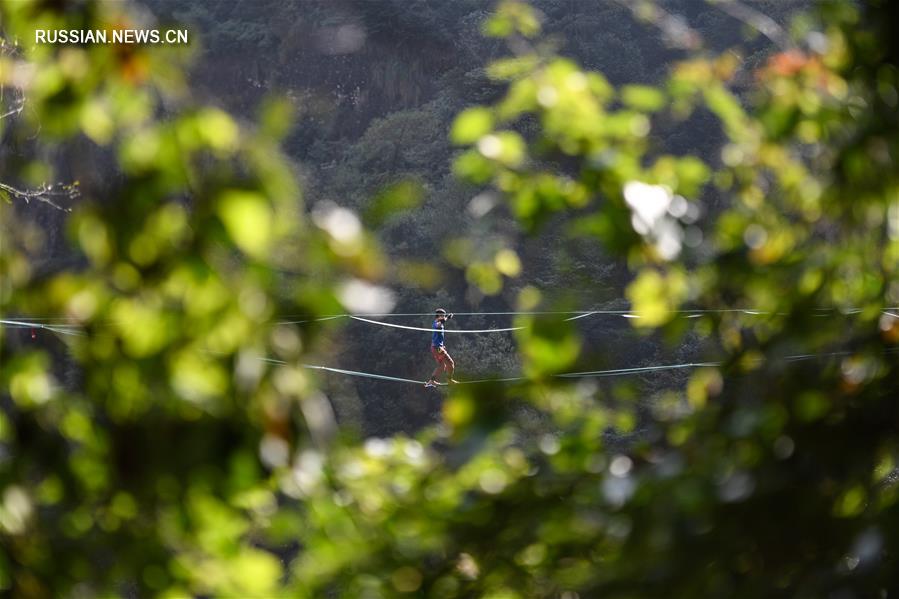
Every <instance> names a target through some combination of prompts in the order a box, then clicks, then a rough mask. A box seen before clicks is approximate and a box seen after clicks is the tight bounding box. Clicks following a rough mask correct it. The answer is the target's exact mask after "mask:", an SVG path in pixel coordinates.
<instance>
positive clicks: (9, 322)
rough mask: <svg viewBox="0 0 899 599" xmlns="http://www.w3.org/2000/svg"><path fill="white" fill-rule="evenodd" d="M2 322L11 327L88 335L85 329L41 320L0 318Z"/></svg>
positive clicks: (81, 335) (79, 335)
mask: <svg viewBox="0 0 899 599" xmlns="http://www.w3.org/2000/svg"><path fill="white" fill-rule="evenodd" d="M0 324H5V325H7V326H11V327H19V328H23V329H43V330H45V331H52V332H54V333H59V334H60V335H75V336H76V337H84V336H86V335H87V333H85V332H84V331H78V330H71V329H66V328H63V327H62V326H60V325H46V324H41V323H39V322H26V321H16V320H0Z"/></svg>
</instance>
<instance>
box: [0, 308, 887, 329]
mask: <svg viewBox="0 0 899 599" xmlns="http://www.w3.org/2000/svg"><path fill="white" fill-rule="evenodd" d="M813 311H814V312H816V314H813V316H821V317H826V316H829V315H830V314H831V313H833V312H840V313H842V314H846V315H849V314H858V313H860V312H861V311H862V310H861V309H860V308H845V309H840V308H814V309H813ZM894 311H899V307H888V308H884V309H882V313H883V314H885V315H888V316H891V317H893V318H899V315H897V314H894V313H893V312H894ZM672 312H673V313H674V314H681V315H683V316H684V317H685V318H699V317H701V316H702V315H704V314H719V313H720V314H723V313H734V312H740V313H742V314H747V315H752V316H757V315H771V314H779V315H784V314H786V313H784V312H776V313H775V312H770V311H765V310H756V309H751V308H705V309H682V310H673V311H672ZM455 314H456V315H458V316H526V315H533V316H538V315H569V314H573V315H574V316H571V317H570V318H566V319H564V321H565V322H570V321H573V320H579V319H581V318H587V317H589V316H596V315H609V316H620V317H622V318H641V315H640V314H639V313H638V312H636V311H634V310H573V311H506V312H456V313H455ZM433 315H434V314H433V312H398V313H390V312H359V313H346V314H329V315H325V316H320V317H317V318H309V319H305V320H279V321H277V324H303V323H309V322H325V321H329V320H336V319H339V318H349V319H352V320H356V321H359V322H365V323H369V324H374V325H380V326H387V327H394V328H399V329H407V330H413V331H427V332H431V331H432V330H433V329H430V328H425V327H410V326H406V325H397V324H393V323H387V322H382V321H378V320H371V318H366V317H378V318H394V317H423V316H433ZM288 318H289V317H288ZM73 320H74V319H72V318H67V317H62V318H50V317H44V318H36V317H32V318H28V319H19V318H12V317H9V318H7V319H6V320H0V324H6V325H9V326H25V327H32V328H46V327H48V326H55V327H77V326H78V325H77V324H68V323H69V322H72V321H73ZM40 321H43V322H40ZM521 328H522V327H506V328H496V329H473V330H469V329H446V332H447V333H500V332H508V331H517V330H520V329H521Z"/></svg>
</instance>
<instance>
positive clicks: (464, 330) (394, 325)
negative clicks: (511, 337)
mask: <svg viewBox="0 0 899 599" xmlns="http://www.w3.org/2000/svg"><path fill="white" fill-rule="evenodd" d="M350 318H351V319H353V320H358V321H360V322H367V323H369V324H379V325H381V326H384V327H393V328H395V329H406V330H407V331H425V332H427V333H433V332H434V331H435V330H437V329H426V328H424V327H410V326H406V325H403V324H394V323H392V322H381V321H379V320H370V319H368V318H362V317H360V316H350ZM523 328H524V327H510V328H505V329H444V330H443V332H444V333H503V332H506V331H520V330H521V329H523Z"/></svg>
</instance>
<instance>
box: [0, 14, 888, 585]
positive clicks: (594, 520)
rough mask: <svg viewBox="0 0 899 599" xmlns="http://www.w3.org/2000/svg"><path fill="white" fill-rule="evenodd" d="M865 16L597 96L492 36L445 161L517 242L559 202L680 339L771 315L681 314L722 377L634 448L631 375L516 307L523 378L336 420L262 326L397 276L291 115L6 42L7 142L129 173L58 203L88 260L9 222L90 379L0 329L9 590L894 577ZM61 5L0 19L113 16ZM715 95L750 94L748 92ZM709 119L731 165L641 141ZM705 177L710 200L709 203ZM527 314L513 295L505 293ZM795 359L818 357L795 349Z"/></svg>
mask: <svg viewBox="0 0 899 599" xmlns="http://www.w3.org/2000/svg"><path fill="white" fill-rule="evenodd" d="M853 5H854V3H850V2H827V3H822V6H821V9H820V16H819V19H820V20H810V21H808V24H809V25H808V27H810V28H811V29H810V31H805V32H800V33H802V34H803V35H805V34H808V33H812V34H813V35H812V38H811V39H814V40H815V43H814V44H813V45H812V46H813V48H812V49H809V50H800V49H796V50H792V51H789V52H783V53H780V54H777V55H775V56H773V57H772V58H771V60H770V61H769V63H768V64H767V66H765V67H764V68H762V69H760V70H758V71H757V72H753V73H745V72H741V71H740V63H739V61H735V60H734V59H733V58H732V57H731V56H730V55H728V56H725V57H721V58H715V57H710V56H704V55H697V56H692V57H690V58H688V59H687V60H685V61H684V62H682V63H680V64H678V65H676V66H675V67H674V68H673V70H672V72H671V76H670V78H669V79H668V80H667V81H666V82H665V84H664V85H662V86H660V87H659V88H650V87H625V88H623V89H615V88H613V87H612V86H611V85H609V84H608V83H607V82H606V81H605V79H604V78H603V77H602V76H601V75H600V74H598V73H589V72H584V71H582V70H581V69H580V68H579V67H578V66H577V65H575V64H573V63H571V62H569V61H566V60H564V59H560V58H557V57H555V56H552V55H547V54H546V53H544V52H543V51H541V50H540V46H539V44H537V43H536V42H531V41H529V40H534V39H538V36H539V19H537V18H536V17H535V16H534V15H533V14H532V13H531V12H530V11H529V10H528V9H527V7H525V6H523V5H519V4H507V5H503V6H501V7H500V9H499V11H498V13H497V15H496V16H495V17H493V20H492V21H491V22H490V24H489V25H488V26H487V27H486V31H487V32H488V33H490V34H492V35H501V36H511V37H512V38H513V39H514V42H515V43H514V44H513V47H514V48H516V50H517V52H518V53H517V54H516V55H515V56H514V57H513V58H510V59H506V60H503V61H501V62H499V63H496V64H494V65H492V66H491V67H490V72H491V74H492V76H493V77H495V78H496V79H497V80H498V81H504V82H506V83H507V92H506V94H505V96H504V97H503V98H501V99H500V100H499V101H498V103H497V104H495V105H492V106H485V107H476V108H472V109H469V110H468V111H466V112H464V113H463V114H462V115H460V116H459V118H458V120H457V121H456V124H455V126H454V127H453V130H452V132H451V135H452V139H453V140H454V141H455V142H456V143H458V144H459V145H461V146H464V147H466V148H467V149H466V150H465V151H464V153H463V154H462V155H461V156H460V157H459V159H458V160H457V162H456V164H455V168H456V170H457V172H458V173H459V175H461V176H462V177H464V178H466V179H469V180H471V181H474V182H476V183H480V184H492V185H495V186H496V187H497V188H498V189H499V190H501V191H502V192H503V194H504V195H505V197H506V198H507V199H508V202H509V206H510V208H511V210H512V212H513V213H514V214H515V216H516V217H517V218H518V219H519V221H520V222H521V224H522V225H523V226H524V227H526V228H537V227H539V226H540V225H541V223H542V222H544V221H545V220H546V219H547V218H549V217H550V216H552V215H553V214H555V213H558V212H562V211H568V212H572V213H573V218H572V219H571V223H572V224H571V229H570V233H571V235H573V236H580V237H586V238H588V239H591V240H595V241H596V243H602V244H603V245H604V246H605V247H606V248H608V249H609V250H610V251H613V252H618V253H620V254H621V255H623V256H626V257H627V259H628V261H629V263H630V265H631V266H632V267H633V270H634V279H633V282H632V284H631V285H630V287H629V295H630V299H631V301H632V304H633V307H634V309H635V310H636V311H637V312H638V313H639V315H640V316H641V318H639V319H635V321H634V322H635V324H636V325H637V326H639V327H641V328H645V329H647V330H657V329H660V330H662V331H663V332H664V333H665V334H666V336H667V337H668V338H670V339H673V340H677V339H679V338H680V336H681V335H683V334H685V332H686V327H685V325H684V319H682V318H676V315H675V314H674V313H673V310H675V309H676V308H677V307H679V306H682V305H684V304H689V305H690V306H691V307H696V308H698V309H702V308H719V307H721V306H722V305H727V306H731V307H734V308H750V307H751V308H755V309H759V310H762V311H763V313H761V314H746V313H743V312H732V313H724V314H720V313H718V314H710V315H708V316H703V317H701V318H698V319H692V320H691V326H694V327H696V329H697V330H698V331H699V332H701V333H703V334H704V335H706V336H707V337H708V338H709V339H710V340H711V342H710V344H709V345H710V351H711V350H712V348H715V349H714V352H713V353H710V356H709V358H710V359H714V360H720V362H721V366H720V367H715V368H705V369H701V370H698V371H696V372H695V373H694V374H693V375H692V376H691V378H690V380H689V383H688V384H687V385H686V387H685V388H683V389H679V388H674V389H671V390H670V391H668V392H666V393H663V394H661V395H659V396H657V397H654V398H652V399H653V402H652V405H653V408H652V411H651V414H649V415H644V417H643V418H642V419H641V426H642V429H641V431H640V434H639V435H638V436H637V440H636V441H635V442H634V443H633V444H631V445H629V446H627V447H623V446H621V445H615V446H611V447H610V446H609V444H608V443H607V442H606V439H607V437H606V436H605V435H604V433H605V432H606V431H607V430H609V429H610V428H617V429H622V428H629V427H632V426H633V425H634V424H635V422H636V421H637V414H636V408H635V402H634V397H635V394H634V393H633V392H628V389H623V388H622V389H619V388H614V387H607V386H602V387H598V386H595V385H584V384H579V385H560V384H558V382H556V381H554V379H552V378H551V376H550V375H552V374H553V373H557V372H561V371H565V370H568V369H570V368H571V367H573V366H575V365H576V364H577V362H578V357H579V354H580V348H579V342H578V339H577V337H576V335H575V333H574V329H573V328H570V327H565V326H563V325H562V324H561V323H554V322H547V321H543V320H529V319H522V320H521V324H522V325H524V326H525V329H524V330H523V331H522V333H521V335H519V338H518V344H519V348H520V351H521V359H522V362H523V364H524V369H525V373H526V374H527V376H528V377H529V380H528V382H527V383H526V384H522V385H519V386H515V387H499V386H497V387H491V386H479V387H474V386H472V387H469V388H465V389H464V390H462V391H460V392H457V393H454V394H453V395H451V396H450V397H449V398H448V399H447V401H446V403H445V405H444V414H443V419H444V421H443V423H442V424H441V425H440V426H438V427H436V428H434V429H433V430H430V431H427V432H425V433H423V434H422V435H421V437H420V438H417V439H409V438H402V437H397V438H393V439H384V440H369V441H367V442H365V443H361V444H359V443H355V442H352V441H347V440H342V439H341V438H340V437H339V436H338V435H335V430H334V422H333V417H332V415H331V411H330V407H329V404H328V401H327V398H325V397H324V396H323V395H322V394H320V393H318V392H317V391H316V390H315V381H314V380H313V379H312V378H311V376H310V375H309V374H308V372H307V371H304V370H302V369H301V368H300V367H299V364H301V363H302V362H303V361H304V359H305V356H307V355H308V354H309V353H310V352H311V351H313V350H314V347H315V341H316V331H315V330H313V329H309V328H305V329H304V328H300V329H297V328H293V327H285V326H278V325H275V324H274V323H273V321H274V320H276V316H277V315H278V314H284V313H290V312H303V313H306V314H309V315H310V316H314V315H316V314H323V313H329V312H333V311H337V310H340V306H339V300H341V298H342V294H343V293H344V292H345V290H346V289H348V288H350V289H352V286H350V287H347V286H346V283H347V281H348V280H351V279H353V278H362V279H366V280H369V281H376V280H377V279H378V277H379V276H380V275H381V272H382V270H383V268H382V265H381V264H380V262H379V259H378V255H377V253H376V252H375V251H373V249H372V248H371V247H370V246H371V242H370V240H369V238H368V237H367V236H366V234H365V233H364V232H362V231H361V230H359V231H357V230H356V227H355V226H349V227H347V226H343V227H338V226H334V220H333V219H329V218H327V215H319V216H321V218H318V219H316V222H318V223H319V224H320V225H321V226H320V227H315V226H313V225H311V224H308V223H306V222H305V220H304V217H303V215H302V211H301V210H299V194H298V190H297V189H296V186H295V184H294V182H293V179H292V177H291V175H290V169H289V167H288V165H287V162H286V160H285V158H284V156H283V155H282V154H281V153H280V151H279V150H278V147H277V142H278V136H279V134H280V133H281V132H283V130H284V129H285V126H286V123H283V122H281V121H280V120H279V117H278V115H279V114H280V113H281V111H280V110H279V109H278V107H277V106H275V107H274V108H273V109H271V110H269V111H268V112H267V113H266V114H265V115H263V117H262V118H261V120H260V125H259V126H256V127H253V126H246V125H240V124H238V123H236V122H235V121H234V120H233V119H232V118H231V117H230V116H228V115H227V114H225V113H223V112H221V111H218V110H216V109H212V108H208V107H202V106H196V105H194V104H193V103H192V102H191V100H190V98H189V96H188V95H187V93H186V91H185V84H184V82H183V80H182V79H181V68H182V67H181V66H180V65H181V62H180V58H179V57H178V56H173V55H172V52H173V50H172V49H155V48H139V49H134V51H133V52H129V53H121V52H118V51H117V50H116V49H115V47H112V46H110V47H104V46H94V47H89V48H80V47H65V48H51V47H39V48H35V49H29V48H25V53H24V56H15V55H14V56H12V57H5V58H3V59H2V60H3V62H2V63H0V83H2V84H4V85H12V84H15V85H17V86H21V87H23V88H24V91H25V93H26V96H27V98H28V102H29V105H30V106H31V108H32V109H31V110H30V111H28V112H27V113H24V115H23V117H22V119H21V120H17V121H15V122H7V121H2V125H3V126H4V127H6V128H8V130H5V131H4V132H3V134H4V135H5V136H7V137H9V138H11V139H13V140H14V143H15V142H16V141H18V142H19V143H21V144H22V145H23V147H25V146H26V142H25V140H27V139H30V137H29V136H33V134H34V131H35V130H36V128H37V126H38V125H39V126H40V142H41V143H42V144H46V145H47V146H51V145H53V144H65V143H67V140H70V139H71V138H73V137H74V136H78V135H82V134H83V135H86V136H87V137H88V138H89V139H90V140H92V143H94V144H97V145H100V146H103V147H106V148H108V149H109V151H110V154H111V155H114V156H115V157H116V160H117V161H118V168H119V170H120V172H121V176H120V178H119V179H118V180H117V181H116V182H115V185H114V188H113V189H112V191H111V192H107V195H106V196H104V197H98V196H94V197H92V196H91V191H90V190H85V198H86V200H88V201H86V202H85V203H84V204H82V205H79V207H78V209H77V210H76V212H75V213H74V214H73V216H72V221H71V238H72V243H73V247H74V248H75V250H77V251H78V252H80V254H81V255H83V256H84V258H85V266H84V268H81V269H77V270H74V271H68V272H61V273H56V274H49V275H48V274H46V273H43V272H38V271H35V270H34V269H33V267H32V262H31V261H30V260H29V256H30V254H31V253H33V252H34V251H35V250H34V248H35V247H37V246H39V245H40V239H39V235H40V232H39V231H34V230H33V225H32V224H31V223H30V222H29V220H28V219H27V218H26V216H25V213H24V212H23V211H21V210H16V207H14V206H8V205H7V206H4V207H3V236H4V243H3V254H2V260H0V268H2V270H0V274H2V276H3V281H4V283H3V287H2V296H0V297H2V307H3V311H4V313H16V314H23V315H28V316H34V317H39V316H41V315H58V314H61V313H62V314H67V315H69V316H71V317H72V318H74V319H76V320H77V321H78V322H80V323H81V324H82V325H83V329H84V331H85V332H86V333H87V335H86V336H84V337H77V336H74V337H72V338H71V340H68V338H67V343H68V348H67V349H68V350H69V351H71V353H72V355H74V356H75V357H76V358H77V360H78V364H79V369H80V373H81V376H80V379H79V380H77V381H66V382H65V384H63V382H62V381H60V380H59V376H60V369H59V368H58V367H57V366H54V361H55V362H59V361H60V360H61V359H62V358H60V355H61V354H62V352H60V351H57V350H58V349H59V348H44V347H41V346H35V345H34V344H32V345H27V344H24V343H23V342H22V339H21V338H18V337H14V335H13V333H11V332H10V330H8V329H3V330H2V331H0V335H2V349H3V361H2V366H0V377H2V381H3V385H4V388H8V390H9V393H8V395H7V396H5V397H4V399H3V403H2V412H0V443H2V448H3V454H2V455H3V457H2V462H0V464H2V470H0V488H2V490H0V535H2V541H3V548H4V552H3V553H2V554H0V588H2V589H4V590H6V591H9V592H11V593H13V594H14V595H16V596H23V597H40V596H47V595H71V594H80V595H87V596H92V595H107V594H128V593H134V592H137V593H138V594H139V595H141V596H145V595H160V596H184V595H215V596H242V597H243V596H256V597H269V596H281V595H289V596H316V595H324V594H329V595H334V596H346V597H357V596H381V595H399V594H404V593H418V594H423V595H426V596H435V597H444V596H481V595H486V596H491V597H528V596H558V595H561V594H563V593H566V592H577V593H580V594H582V595H583V596H600V595H607V596H617V597H634V596H658V595H665V596H690V597H692V596H710V595H711V596H728V597H730V596H745V597H759V596H771V595H778V594H782V595H785V596H800V597H806V596H807V597H814V596H821V595H827V594H829V593H844V594H848V595H847V596H872V595H875V596H876V595H877V594H878V593H879V592H880V591H881V590H892V589H894V588H896V581H895V580H894V577H895V573H896V572H899V564H897V557H896V555H897V551H899V537H897V535H896V530H897V516H899V508H897V505H899V504H897V502H899V495H897V492H899V489H897V487H896V486H894V484H893V480H892V478H891V477H890V474H891V473H892V472H893V470H894V464H895V461H896V459H897V457H899V453H897V452H899V434H897V430H896V423H897V421H899V404H897V401H896V400H897V398H899V366H897V364H899V359H897V356H896V350H897V343H899V318H896V317H894V316H890V313H888V310H887V308H888V307H889V306H895V305H897V304H899V282H897V281H899V272H897V269H899V267H897V265H899V178H897V177H899V176H897V173H899V168H897V164H896V160H897V159H896V157H897V156H899V122H897V118H899V117H897V115H899V111H897V109H896V108H897V107H896V102H897V89H899V71H897V64H899V52H897V49H896V45H895V41H894V40H893V39H892V38H890V37H889V36H888V33H887V31H886V27H887V24H889V23H891V22H894V21H893V20H892V19H891V18H890V17H891V15H890V12H891V11H892V12H895V9H890V8H887V6H888V5H887V3H878V2H873V1H872V2H869V3H867V4H866V5H865V6H863V7H862V8H860V9H856V8H854V7H853ZM80 6H81V8H79V9H78V10H72V11H70V12H65V13H57V12H54V11H53V9H52V8H45V7H43V5H39V4H33V3H29V2H15V3H7V4H4V5H3V7H2V12H0V16H2V26H3V28H4V35H5V37H6V38H7V39H12V38H14V37H15V36H17V35H18V36H20V37H21V38H22V39H31V33H30V30H31V28H33V27H45V28H47V27H57V28H63V27H65V28H71V27H79V28H93V27H95V26H96V27H100V26H104V24H106V23H110V22H113V15H108V14H106V13H105V12H104V11H106V10H109V9H110V8H113V9H116V10H117V9H118V8H119V7H118V5H114V6H112V7H111V6H110V4H109V3H103V4H97V5H95V4H92V3H86V4H84V5H80ZM892 16H893V17H895V14H893V15H892ZM123 19H127V17H126V16H124V15H117V16H115V21H116V22H122V20H123ZM824 40H826V43H824ZM532 44H533V45H532ZM27 65H31V66H32V67H33V68H25V67H26V66H27ZM735 80H739V81H741V82H742V83H743V85H746V84H747V82H751V90H750V91H749V93H747V94H746V97H748V98H750V100H751V108H746V104H745V103H744V102H743V101H741V100H740V99H738V98H737V97H736V96H735V95H734V92H733V91H732V89H731V88H732V83H733V81H735ZM695 111H710V112H711V113H713V114H714V115H715V116H716V117H717V119H718V121H719V122H720V123H721V127H722V130H723V132H724V134H725V137H726V140H725V142H724V144H723V146H722V147H721V151H720V154H721V164H703V163H702V162H701V161H700V160H698V159H697V158H695V157H691V156H665V155H659V154H658V152H656V151H655V150H654V148H653V145H652V143H651V142H652V140H653V137H652V134H653V130H654V127H661V126H664V124H665V123H666V122H671V121H674V120H677V119H684V118H687V117H688V116H689V115H690V114H691V113H693V112H695ZM29 168H31V169H32V170H33V168H34V165H24V166H23V172H24V171H27V170H28V169H29ZM4 176H5V173H4ZM712 188H714V189H717V191H718V193H720V194H723V195H724V196H725V197H726V198H728V208H727V209H726V210H725V211H723V212H721V213H720V214H715V215H714V218H712V217H709V218H707V219H706V220H700V221H696V220H695V218H694V214H695V207H696V206H698V205H700V203H701V202H702V200H703V198H704V197H705V196H704V195H703V194H704V193H709V191H708V190H709V189H712ZM185 198H189V200H185ZM91 200H93V201H91ZM346 218H347V217H346V215H345V214H343V215H342V216H341V219H342V222H343V223H344V225H346ZM350 233H352V234H350ZM700 240H701V243H700ZM510 252H511V251H510V250H504V251H503V252H502V258H499V257H497V258H496V259H494V260H492V261H490V260H480V261H473V262H471V261H469V262H470V264H469V266H468V269H469V271H468V273H467V275H468V278H469V280H471V281H472V282H473V283H474V284H478V285H484V286H487V287H489V288H493V287H495V286H496V285H497V284H499V283H501V282H502V281H503V277H514V276H515V274H516V272H517V269H518V267H517V266H516V265H517V264H518V259H517V257H515V255H514V254H511V253H510ZM285 270H286V271H290V272H293V273H296V274H295V275H294V276H291V277H290V278H289V279H287V280H285V277H284V276H283V272H284V271H285ZM343 299H344V300H345V299H346V298H343ZM539 301H540V298H539V292H538V291H537V290H533V289H532V290H528V291H527V292H525V293H523V294H522V307H527V308H531V307H533V306H535V305H538V304H539ZM850 309H851V310H850ZM50 349H52V350H53V353H51V351H50ZM798 354H816V355H814V356H812V357H810V358H809V359H806V360H792V359H785V357H786V356H792V355H798ZM261 357H275V358H278V359H279V360H282V361H283V362H285V363H284V364H278V365H276V364H273V363H269V362H265V361H261V360H259V358H261ZM534 412H538V413H539V415H540V416H541V417H542V419H534V418H532V417H530V416H531V415H533V414H534ZM525 415H528V416H527V417H526V416H525ZM535 422H539V424H535Z"/></svg>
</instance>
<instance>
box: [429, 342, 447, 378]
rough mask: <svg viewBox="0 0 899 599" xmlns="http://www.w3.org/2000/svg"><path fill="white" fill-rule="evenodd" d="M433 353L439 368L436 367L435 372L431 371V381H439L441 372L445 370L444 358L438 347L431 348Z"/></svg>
mask: <svg viewBox="0 0 899 599" xmlns="http://www.w3.org/2000/svg"><path fill="white" fill-rule="evenodd" d="M431 355H432V356H433V357H434V360H436V361H437V368H435V369H434V372H432V373H431V378H430V380H431V381H435V382H436V381H437V380H438V377H439V376H440V372H441V371H442V370H444V367H443V360H442V359H441V356H440V352H438V351H437V349H436V348H434V347H432V348H431Z"/></svg>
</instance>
